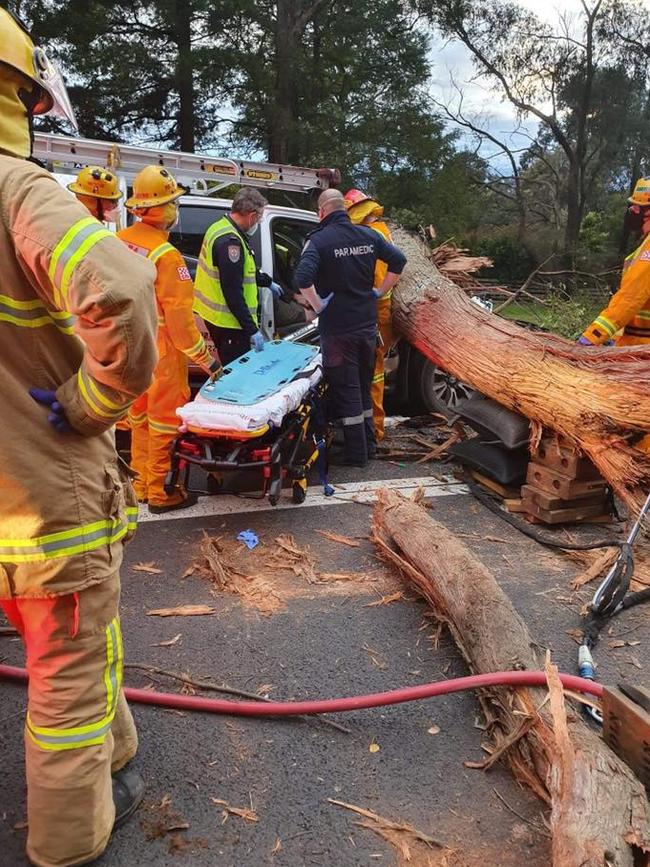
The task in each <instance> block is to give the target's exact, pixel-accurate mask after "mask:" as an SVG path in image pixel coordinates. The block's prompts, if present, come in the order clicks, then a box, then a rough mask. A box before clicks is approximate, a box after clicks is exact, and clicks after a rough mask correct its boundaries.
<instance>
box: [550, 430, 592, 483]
mask: <svg viewBox="0 0 650 867" xmlns="http://www.w3.org/2000/svg"><path fill="white" fill-rule="evenodd" d="M534 460H535V463H538V464H542V465H543V466H545V467H551V468H552V469H555V470H557V471H558V472H559V473H562V474H563V475H565V476H570V477H571V478H572V479H580V480H596V479H601V475H600V473H599V472H598V470H597V469H596V467H595V466H594V465H593V464H592V462H591V461H590V460H589V458H586V457H583V456H582V455H580V454H579V453H578V452H577V451H576V450H575V449H572V448H570V447H568V446H564V445H560V444H559V443H558V441H557V440H555V439H553V438H552V437H544V439H542V441H541V443H540V444H539V448H538V449H537V453H536V455H535V458H534Z"/></svg>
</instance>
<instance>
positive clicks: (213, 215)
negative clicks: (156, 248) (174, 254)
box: [169, 203, 228, 257]
mask: <svg viewBox="0 0 650 867" xmlns="http://www.w3.org/2000/svg"><path fill="white" fill-rule="evenodd" d="M227 213H228V211H227V210H226V209H225V208H220V207H206V206H205V205H191V204H185V203H181V206H180V208H179V215H178V223H176V225H175V226H174V228H173V229H172V230H171V232H170V233H169V241H170V243H172V244H173V245H174V247H176V248H177V249H178V250H180V251H181V253H183V254H184V255H186V256H195V257H198V255H199V251H200V249H201V241H202V240H203V236H204V235H205V231H206V229H207V228H208V227H209V226H211V225H212V223H216V221H217V220H220V219H221V217H223V215H224V214H227Z"/></svg>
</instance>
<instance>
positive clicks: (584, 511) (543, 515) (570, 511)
mask: <svg viewBox="0 0 650 867" xmlns="http://www.w3.org/2000/svg"><path fill="white" fill-rule="evenodd" d="M522 506H523V507H524V509H525V510H526V512H527V513H528V514H529V515H532V516H533V517H534V518H539V520H540V521H543V522H544V523H545V524H567V523H574V522H576V521H584V520H585V519H586V518H596V517H599V516H600V515H602V514H603V513H604V512H605V511H606V510H607V504H606V503H605V501H604V500H601V501H600V502H598V503H594V504H593V505H591V506H578V507H576V506H572V507H569V508H565V509H542V507H541V506H539V505H538V504H537V503H535V502H534V501H533V500H530V499H528V498H526V497H524V498H523V499H522Z"/></svg>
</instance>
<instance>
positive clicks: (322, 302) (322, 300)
mask: <svg viewBox="0 0 650 867" xmlns="http://www.w3.org/2000/svg"><path fill="white" fill-rule="evenodd" d="M319 297H320V296H319ZM333 297H334V293H333V292H330V294H329V295H326V296H325V297H324V298H320V304H319V305H318V310H317V311H316V313H318V314H319V315H320V314H321V313H322V312H323V310H324V309H325V308H326V307H327V305H328V304H329V303H330V301H331V300H332V298H333Z"/></svg>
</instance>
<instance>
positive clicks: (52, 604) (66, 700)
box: [0, 573, 138, 867]
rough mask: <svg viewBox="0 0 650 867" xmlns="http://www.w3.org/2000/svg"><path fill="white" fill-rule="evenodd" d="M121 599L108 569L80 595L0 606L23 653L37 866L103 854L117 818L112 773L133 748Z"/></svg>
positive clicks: (56, 866) (31, 839)
mask: <svg viewBox="0 0 650 867" xmlns="http://www.w3.org/2000/svg"><path fill="white" fill-rule="evenodd" d="M119 597H120V580H119V575H118V574H117V573H115V574H113V575H112V576H111V577H110V578H108V579H107V580H105V581H103V582H102V583H101V584H95V585H92V586H91V587H87V588H86V589H85V590H81V591H79V593H71V594H68V595H65V596H50V597H46V598H40V599H36V598H28V597H19V598H16V599H11V600H2V601H0V606H2V609H3V610H4V612H5V614H6V616H7V619H8V620H9V622H10V623H11V624H13V626H15V627H16V629H17V630H18V632H19V633H20V635H21V637H22V640H23V643H24V645H25V649H26V656H27V670H28V672H29V692H28V699H27V721H26V725H25V760H26V771H27V819H28V823H29V829H28V834H27V855H28V856H29V858H30V860H31V861H32V863H34V864H36V865H37V867H68V865H74V864H80V863H85V862H86V861H88V860H90V859H92V858H96V857H98V856H99V855H100V854H101V853H102V852H103V850H104V849H105V848H106V844H107V843H108V838H109V837H110V834H111V830H112V827H113V821H114V817H115V808H114V805H113V791H112V784H111V772H115V771H117V770H119V769H120V768H121V767H122V766H123V765H125V764H126V763H127V762H128V761H129V759H131V758H132V757H133V756H134V755H135V753H136V750H137V747H138V738H137V733H136V730H135V725H134V723H133V718H132V717H131V712H130V711H129V708H128V706H127V704H126V700H125V699H124V694H123V692H122V640H121V635H120V624H119V618H118V604H119ZM0 860H1V859H0Z"/></svg>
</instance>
